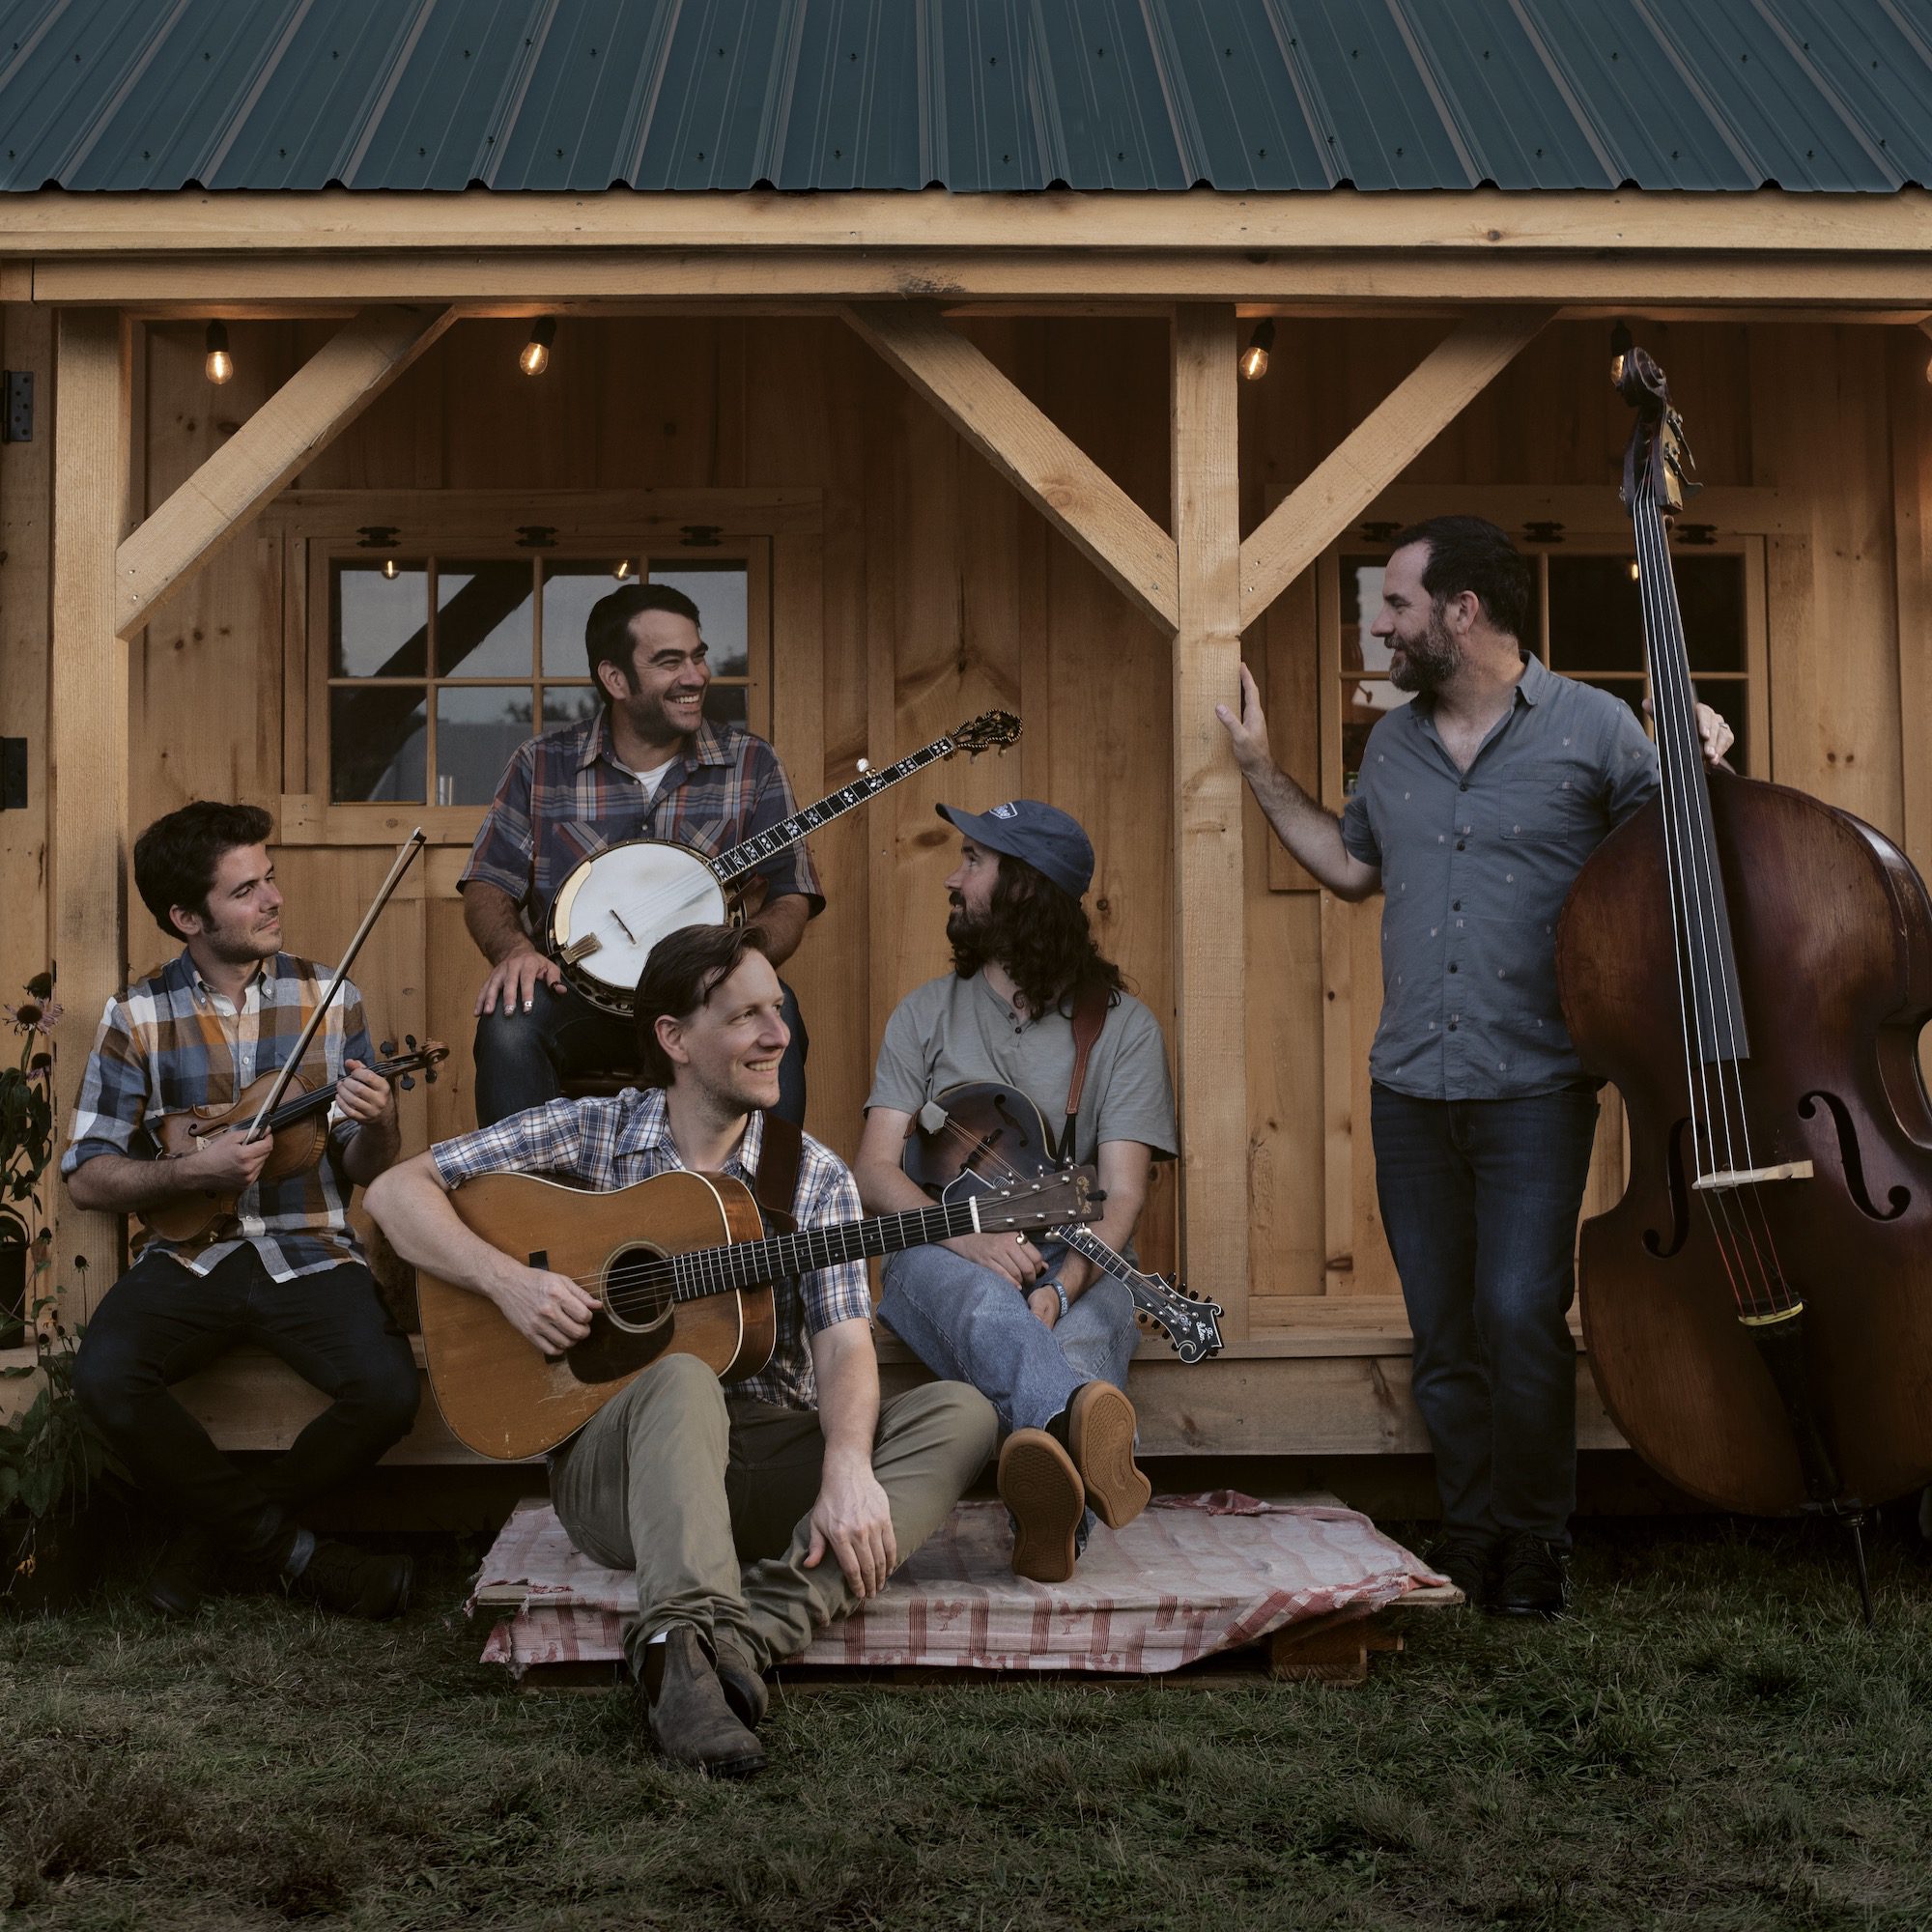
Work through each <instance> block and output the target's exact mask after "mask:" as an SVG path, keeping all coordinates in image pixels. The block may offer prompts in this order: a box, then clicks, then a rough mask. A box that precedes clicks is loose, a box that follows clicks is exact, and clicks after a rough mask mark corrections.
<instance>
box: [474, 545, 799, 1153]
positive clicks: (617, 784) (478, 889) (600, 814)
mask: <svg viewBox="0 0 1932 1932" xmlns="http://www.w3.org/2000/svg"><path fill="white" fill-rule="evenodd" d="M584 644H585V648H586V649H587V651H588V653H589V658H590V674H591V676H592V677H593V678H594V679H595V680H596V683H597V691H598V696H599V697H600V698H601V699H602V709H601V711H600V712H599V713H598V715H597V716H595V717H593V718H590V719H587V720H585V721H584V722H582V723H581V724H576V725H563V726H561V727H560V728H558V729H557V730H554V731H547V732H545V733H544V734H543V735H542V736H541V737H538V738H532V739H530V740H529V741H528V742H527V743H526V744H525V745H524V746H522V747H521V748H520V749H519V751H518V752H517V754H516V755H515V757H513V758H512V759H511V760H510V764H509V768H508V770H506V771H505V772H504V774H503V778H502V781H501V783H500V784H498V786H497V796H496V799H495V801H494V803H493V804H492V805H491V807H490V810H489V813H488V815H487V816H486V817H485V818H484V820H483V825H482V828H481V830H480V831H479V832H478V833H477V835H476V843H475V846H474V848H473V849H472V850H471V852H470V854H469V866H468V867H466V868H465V870H464V873H463V877H462V878H461V879H460V880H459V881H458V884H459V886H460V888H461V890H462V893H463V919H464V923H465V924H466V925H467V926H468V927H469V935H470V937H471V938H472V939H474V940H475V942H476V944H477V946H478V948H479V949H480V950H481V952H482V953H483V956H484V957H485V958H486V959H488V960H489V962H490V973H489V976H488V978H486V979H485V980H484V981H483V990H482V991H481V993H479V994H478V995H477V999H476V1012H477V1026H476V1118H477V1121H478V1122H480V1123H481V1124H482V1125H484V1126H489V1125H491V1124H492V1123H493V1122H497V1121H500V1120H504V1119H506V1118H508V1116H510V1115H511V1114H517V1113H521V1112H522V1111H523V1110H524V1109H525V1108H526V1107H539V1106H542V1105H543V1104H544V1102H545V1101H547V1100H554V1099H555V1098H556V1097H557V1096H558V1094H560V1093H561V1092H562V1082H563V1079H564V1078H565V1076H567V1075H568V1074H571V1073H574V1072H581V1071H584V1070H588V1069H591V1068H603V1067H611V1066H615V1067H630V1066H634V1065H636V1042H635V1029H634V1028H633V1026H632V1024H631V1022H630V1020H629V1019H625V1018H618V1017H615V1016H614V1015H612V1014H610V1013H607V1012H604V1011H601V1010H600V1009H598V1008H596V1007H594V1006H592V1005H591V1004H590V1003H589V1002H588V1001H587V1000H584V999H582V997H580V995H579V994H577V993H576V992H575V991H573V990H572V989H571V987H570V986H569V985H567V984H566V982H565V980H564V977H563V974H562V971H561V970H560V969H559V968H558V967H557V965H556V964H555V963H554V961H553V960H551V959H549V958H548V957H546V956H545V954H544V953H543V952H541V951H540V950H539V949H538V947H537V944H536V941H535V940H534V939H533V938H532V937H531V934H532V932H533V931H534V930H535V929H536V926H537V923H539V922H540V921H541V920H542V919H543V917H544V914H545V912H546V909H547V908H548V906H549V904H550V901H551V899H552V898H553V897H554V895H555V893H556V889H557V888H558V887H559V886H560V885H562V883H563V882H564V880H565V879H567V878H568V877H569V876H570V874H571V873H572V872H573V871H574V870H575V869H576V867H578V865H579V864H580V863H581V862H582V860H584V859H585V858H587V857H589V856H590V855H591V854H592V853H594V852H596V851H598V850H599V849H600V848H601V847H603V846H606V845H611V844H614V843H616V842H617V841H618V840H620V839H625V838H662V839H666V840H668V841H670V842H673V843H676V844H682V845H689V846H693V847H695V848H696V849H697V850H699V851H701V852H706V853H710V854H713V855H715V854H717V853H719V852H722V851H725V850H726V849H728V848H729V847H730V846H733V845H736V844H739V843H741V842H742V841H743V840H745V839H747V838H752V837H753V835H754V834H756V833H759V832H763V831H766V830H768V829H769V828H770V827H772V826H774V825H777V824H778V823H780V822H781V820H782V819H785V818H788V817H790V816H791V815H792V814H793V813H794V812H795V811H796V810H797V809H798V808H797V805H796V802H795V801H794V800H793V798H792V793H791V786H790V784H789V783H788V782H787V781H786V779H785V775H784V770H783V768H782V767H781V765H780V763H779V759H778V753H776V752H774V751H773V750H772V748H771V746H769V745H768V744H766V743H765V741H764V740H763V739H762V738H757V737H753V735H752V733H750V732H749V731H746V730H744V729H742V728H741V727H740V726H738V725H714V724H710V723H708V722H707V721H706V719H705V717H704V690H705V686H706V685H708V684H709V683H710V681H711V671H710V668H709V666H708V664H707V662H706V650H705V644H704V639H703V638H702V637H701V636H700V635H699V631H698V614H697V607H696V605H695V604H694V603H693V602H692V601H691V599H690V598H689V597H687V596H686V595H685V594H684V593H683V592H682V591H681V590H677V589H674V588H672V587H671V586H670V585H668V584H662V583H641V584H639V583H630V584H626V585H625V586H624V587H623V588H622V589H620V590H613V591H612V592H611V594H610V595H609V596H608V597H604V598H600V599H599V600H598V602H597V603H596V604H595V605H594V606H593V607H592V609H591V611H590V616H589V618H588V620H587V621H586V623H585V625H584ZM755 876H756V878H757V879H758V880H759V882H760V883H761V884H762V886H763V888H764V901H763V903H762V905H760V906H759V907H758V908H757V910H756V911H755V912H754V913H753V916H752V921H751V923H753V925H755V926H756V927H757V929H758V932H759V935H760V937H761V939H762V940H763V942H764V945H765V948H766V952H767V954H768V956H769V957H770V959H771V961H772V963H773V965H774V966H782V965H783V963H784V962H785V961H786V960H787V959H789V958H790V957H791V955H792V953H793V952H796V951H797V950H798V944H799V941H800V940H801V939H802V938H803V937H804V935H805V927H806V923H807V922H808V921H809V920H810V919H812V918H813V917H815V916H816V915H817V914H818V913H819V912H821V911H822V910H823V909H824V905H825V898H824V895H823V894H822V893H821V892H820V891H819V883H818V874H817V871H816V869H815V868H814V867H813V866H812V863H811V859H810V854H809V853H808V852H807V851H806V848H805V846H804V845H803V844H802V843H801V844H795V845H792V846H789V847H787V848H786V849H785V850H784V851H782V852H780V853H777V854H775V855H774V856H773V857H772V858H771V859H769V860H767V861H766V862H765V863H764V864H763V865H761V866H760V867H758V868H757V871H756V874H755ZM784 1002H785V1022H786V1026H787V1028H788V1029H789V1033H790V1043H789V1045H788V1046H787V1047H786V1049H785V1056H784V1065H783V1066H782V1068H781V1072H780V1081H779V1089H780V1092H779V1101H778V1106H777V1111H778V1112H779V1113H780V1114H781V1115H783V1117H784V1118H785V1119H786V1120H788V1121H790V1122H793V1124H794V1125H803V1124H804V1122H805V1055H806V1044H807V1042H806V1036H805V1028H804V1023H803V1021H802V1020H801V1018H800V1016H799V1011H798V1002H797V1000H796V999H795V998H794V997H793V995H792V993H791V990H790V988H789V987H786V988H784Z"/></svg>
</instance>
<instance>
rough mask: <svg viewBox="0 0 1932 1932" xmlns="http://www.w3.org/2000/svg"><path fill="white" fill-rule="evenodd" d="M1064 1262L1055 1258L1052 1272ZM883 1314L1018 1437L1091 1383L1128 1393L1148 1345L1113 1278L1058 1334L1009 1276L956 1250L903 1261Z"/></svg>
mask: <svg viewBox="0 0 1932 1932" xmlns="http://www.w3.org/2000/svg"><path fill="white" fill-rule="evenodd" d="M1055 1252H1056V1251H1055V1250H1054V1249H1051V1248H1049V1249H1048V1250H1047V1256H1048V1262H1049V1271H1051V1263H1052V1261H1053V1257H1054V1254H1055ZM1041 1278H1042V1279H1045V1277H1044V1276H1042V1277H1041ZM879 1313H880V1315H882V1316H883V1317H884V1318H885V1321H886V1323H887V1325H888V1326H889V1327H890V1328H891V1329H892V1331H893V1333H894V1334H895V1335H896V1336H897V1337H898V1338H899V1340H900V1341H902V1342H903V1343H904V1344H905V1345H906V1347H907V1348H908V1349H910V1350H912V1351H913V1353H914V1354H915V1355H917V1356H918V1357H919V1358H920V1360H921V1361H922V1362H923V1363H924V1364H925V1366H926V1367H927V1368H928V1369H930V1370H931V1371H932V1373H933V1374H934V1375H936V1376H938V1377H940V1378H942V1379H944V1380H946V1381H955V1382H971V1383H972V1385H973V1386H974V1387H975V1388H976V1389H978V1390H979V1391H980V1394H981V1395H983V1396H984V1397H985V1398H986V1399H987V1401H989V1402H990V1403H991V1404H992V1405H993V1408H994V1411H995V1412H996V1413H997V1414H998V1416H999V1418H1000V1427H1001V1428H1002V1429H1003V1430H1005V1431H1007V1432H1008V1433H1009V1434H1010V1433H1011V1432H1012V1431H1013V1430H1015V1429H1044V1428H1045V1427H1046V1425H1047V1424H1048V1423H1049V1422H1051V1421H1052V1420H1053V1418H1054V1417H1055V1416H1056V1415H1058V1414H1059V1413H1060V1411H1061V1410H1062V1409H1064V1408H1065V1406H1066V1405H1067V1404H1068V1403H1069V1402H1070V1401H1072V1399H1073V1391H1074V1390H1075V1389H1077V1388H1078V1387H1080V1385H1081V1384H1082V1383H1083V1382H1092V1381H1102V1382H1112V1383H1113V1384H1114V1386H1115V1387H1116V1388H1121V1389H1123V1388H1125V1387H1126V1385H1127V1364H1128V1363H1129V1362H1130V1361H1132V1360H1133V1354H1134V1345H1135V1343H1136V1342H1137V1341H1138V1340H1139V1339H1140V1331H1139V1330H1138V1328H1136V1327H1135V1325H1134V1302H1133V1297H1132V1296H1131V1295H1130V1294H1129V1293H1127V1291H1126V1288H1125V1286H1124V1285H1123V1284H1122V1283H1121V1282H1118V1281H1116V1280H1114V1279H1113V1277H1112V1276H1111V1275H1101V1276H1100V1277H1099V1278H1098V1279H1097V1280H1095V1281H1094V1283H1093V1285H1092V1286H1091V1287H1090V1288H1089V1289H1088V1290H1087V1292H1086V1293H1084V1294H1082V1295H1081V1296H1080V1297H1079V1298H1078V1299H1077V1300H1076V1301H1075V1302H1074V1303H1073V1305H1072V1307H1070V1308H1069V1309H1068V1310H1067V1311H1066V1313H1065V1315H1064V1316H1063V1317H1062V1318H1061V1319H1060V1320H1059V1321H1057V1322H1055V1323H1054V1325H1053V1326H1052V1327H1051V1328H1049V1327H1048V1326H1047V1325H1046V1324H1045V1322H1043V1321H1041V1320H1040V1319H1039V1317H1038V1316H1037V1315H1036V1314H1035V1313H1034V1312H1033V1310H1032V1309H1031V1308H1029V1307H1028V1306H1027V1303H1026V1296H1025V1295H1023V1294H1022V1293H1020V1292H1019V1290H1018V1289H1017V1288H1015V1287H1014V1286H1013V1284H1012V1283H1011V1282H1010V1281H1009V1280H1008V1279H1007V1277H1006V1276H1005V1275H1003V1274H996V1273H995V1272H994V1271H993V1270H992V1269H991V1268H983V1267H981V1266H980V1265H979V1264H978V1263H977V1262H969V1261H968V1260H967V1259H966V1258H965V1256H963V1255H955V1254H954V1253H953V1252H952V1249H951V1248H938V1247H934V1248H907V1249H906V1250H904V1252H902V1253H900V1254H896V1255H894V1256H893V1257H892V1258H891V1259H890V1260H889V1261H888V1262H887V1263H886V1268H885V1293H883V1294H882V1295H881V1296H880V1298H879Z"/></svg>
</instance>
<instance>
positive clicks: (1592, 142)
mask: <svg viewBox="0 0 1932 1932" xmlns="http://www.w3.org/2000/svg"><path fill="white" fill-rule="evenodd" d="M1928 182H1932V0H0V188H6V189H10V190H14V191H30V190H34V189H39V188H43V187H50V186H57V187H64V188H73V189H124V190H125V189H173V188H184V187H196V186H199V187H204V188H256V189H264V188H321V187H327V186H330V185H340V186H344V187H349V188H356V189H364V188H399V189H461V188H465V187H469V186H472V185H481V186H484V187H489V188H496V189H503V190H510V189H552V190H574V191H579V192H582V191H593V190H598V189H603V188H607V187H632V188H643V189H653V190H664V189H706V188H710V189H731V188H751V187H755V186H771V187H776V188H785V189H793V188H797V189H803V188H822V189H841V188H923V187H926V186H930V185H939V186H942V187H946V188H951V189H953V190H956V191H960V192H985V191H997V190H1014V189H1031V188H1045V187H1051V186H1066V187H1072V188H1140V189H1149V188H1153V189H1159V188H1176V189H1178V188H1187V187H1193V186H1197V185H1206V186H1208V187H1213V188H1219V189H1223V190H1229V191H1240V192H1247V191H1256V190H1280V189H1321V188H1333V187H1338V186H1345V185H1347V186H1353V187H1356V188H1362V189H1417V188H1469V187H1476V186H1479V185H1486V184H1488V185H1495V186H1498V187H1504V188H1555V189H1561V188H1615V187H1619V186H1625V185H1634V186H1637V187H1640V188H1680V189H1682V188H1690V189H1718V190H1730V191H1747V190H1750V189H1754V188H1760V187H1767V186H1771V187H1780V188H1784V189H1788V190H1825V189H1838V190H1854V191H1861V192H1867V193H1881V192H1888V191H1890V190H1892V189H1896V188H1898V187H1901V186H1904V185H1925V184H1926V183H1928Z"/></svg>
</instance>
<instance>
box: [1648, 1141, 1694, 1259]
mask: <svg viewBox="0 0 1932 1932" xmlns="http://www.w3.org/2000/svg"><path fill="white" fill-rule="evenodd" d="M1689 1133H1690V1121H1689V1120H1688V1119H1687V1120H1682V1121H1678V1122H1674V1123H1673V1124H1672V1126H1671V1129H1670V1136H1669V1139H1668V1140H1666V1141H1665V1143H1664V1151H1663V1184H1664V1189H1665V1191H1666V1192H1667V1193H1668V1194H1669V1196H1670V1236H1669V1239H1668V1241H1667V1242H1666V1240H1665V1238H1664V1236H1662V1235H1661V1234H1659V1233H1658V1231H1657V1230H1656V1229H1655V1228H1646V1229H1645V1230H1644V1231H1643V1245H1644V1247H1645V1248H1646V1249H1647V1250H1648V1251H1649V1252H1650V1253H1651V1254H1653V1255H1655V1256H1656V1257H1657V1259H1658V1260H1659V1261H1661V1262H1667V1261H1668V1260H1669V1259H1670V1258H1671V1256H1672V1255H1674V1254H1676V1253H1677V1252H1678V1250H1679V1249H1680V1248H1682V1247H1683V1245H1684V1243H1685V1242H1686V1241H1688V1240H1689V1239H1690V1187H1689V1186H1688V1184H1687V1183H1686V1181H1685V1179H1684V1140H1685V1136H1686V1135H1687V1134H1689Z"/></svg>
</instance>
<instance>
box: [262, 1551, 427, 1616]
mask: <svg viewBox="0 0 1932 1932" xmlns="http://www.w3.org/2000/svg"><path fill="white" fill-rule="evenodd" d="M415 1574H416V1566H415V1559H414V1558H413V1557H410V1556H379V1555H375V1554H373V1553H372V1552H370V1551H368V1550H363V1549H352V1548H350V1547H349V1545H348V1544H346V1543H327V1542H323V1541H320V1540H318V1541H317V1543H316V1546H315V1548H313V1549H312V1550H311V1551H310V1552H309V1559H308V1561H307V1563H305V1564H304V1565H303V1566H302V1572H301V1575H300V1576H298V1577H295V1578H293V1579H292V1580H291V1581H290V1583H289V1586H288V1589H289V1595H290V1596H292V1597H306V1598H307V1599H308V1601H309V1602H310V1603H312V1604H320V1605H322V1607H323V1608H324V1609H325V1610H333V1611H334V1612H335V1614H336V1615H337V1616H342V1617H366V1618H367V1619H368V1620H369V1621H370V1622H371V1623H382V1622H383V1621H384V1619H386V1618H388V1617H399V1616H401V1615H402V1613H403V1612H404V1611H405V1610H406V1609H408V1608H409V1606H410V1587H411V1585H412V1583H413V1582H414V1581H415Z"/></svg>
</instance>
